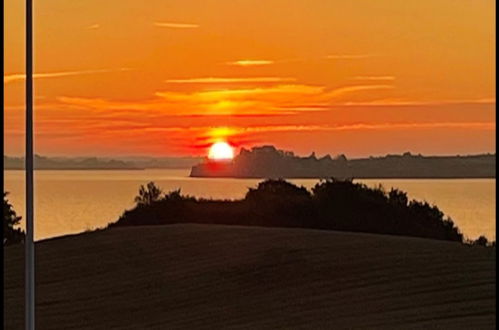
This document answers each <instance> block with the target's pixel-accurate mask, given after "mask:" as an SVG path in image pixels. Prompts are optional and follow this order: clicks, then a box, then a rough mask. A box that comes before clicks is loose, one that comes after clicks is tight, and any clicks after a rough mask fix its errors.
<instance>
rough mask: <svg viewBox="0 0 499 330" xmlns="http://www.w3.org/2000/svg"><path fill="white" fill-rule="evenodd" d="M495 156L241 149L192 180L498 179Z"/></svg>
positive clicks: (194, 172) (202, 167)
mask: <svg viewBox="0 0 499 330" xmlns="http://www.w3.org/2000/svg"><path fill="white" fill-rule="evenodd" d="M495 164H496V155H495V154H482V155H470V156H422V155H412V154H410V153H405V154H403V155H387V156H385V157H370V158H365V159H351V160H349V159H347V158H346V157H345V156H344V155H340V156H338V157H336V158H334V159H333V158H332V157H331V156H329V155H327V156H325V157H322V158H317V157H316V156H315V154H314V153H313V154H312V155H310V156H308V157H299V156H296V155H294V154H293V152H290V151H282V150H278V149H276V148H275V147H274V146H263V147H255V148H253V149H251V150H246V149H244V148H243V149H242V150H241V152H240V153H239V155H237V156H236V157H235V158H234V159H233V160H232V161H225V162H221V161H205V162H204V163H201V164H198V165H196V166H193V167H192V169H191V174H190V176H191V177H233V178H330V177H335V178H340V179H345V178H359V179H360V178H364V179H368V178H373V179H374V178H379V179H381V178H495V177H496V167H495Z"/></svg>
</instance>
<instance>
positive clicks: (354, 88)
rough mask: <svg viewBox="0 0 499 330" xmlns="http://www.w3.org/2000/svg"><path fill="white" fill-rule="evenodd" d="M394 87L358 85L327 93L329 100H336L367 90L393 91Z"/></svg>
mask: <svg viewBox="0 0 499 330" xmlns="http://www.w3.org/2000/svg"><path fill="white" fill-rule="evenodd" d="M393 88H394V86H393V85H356V86H347V87H340V88H337V89H334V90H332V91H330V92H329V93H327V98H331V99H333V98H335V97H338V96H341V95H344V94H347V93H353V92H359V91H367V90H379V89H393Z"/></svg>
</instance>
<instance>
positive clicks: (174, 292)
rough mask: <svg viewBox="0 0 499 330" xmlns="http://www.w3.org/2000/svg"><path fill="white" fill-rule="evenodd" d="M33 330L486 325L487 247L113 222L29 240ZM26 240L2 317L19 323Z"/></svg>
mask: <svg viewBox="0 0 499 330" xmlns="http://www.w3.org/2000/svg"><path fill="white" fill-rule="evenodd" d="M36 258H37V259H36V260H37V270H36V281H37V290H38V291H37V296H36V301H37V306H36V311H37V318H36V324H37V329H39V330H45V329H283V328H286V329H352V328H355V329H358V328H371V329H372V328H383V329H415V328H420V329H427V328H439V329H494V328H495V307H496V305H495V287H496V282H495V249H490V248H483V247H478V246H477V247H469V246H465V245H463V244H460V243H454V242H446V241H438V240H428V239H420V238H409V237H396V236H383V235H374V234H361V233H345V232H343V233H340V232H334V231H320V230H308V229H276V228H258V227H251V228H250V227H239V226H218V225H185V224H184V225H167V226H148V227H126V228H112V229H107V230H103V231H99V232H94V233H87V234H82V235H78V236H70V237H64V238H59V239H52V240H47V241H43V242H39V243H37V244H36ZM23 266H24V263H23V246H22V245H13V246H9V247H7V248H6V249H5V282H4V285H5V292H4V302H5V309H4V315H5V321H4V322H5V328H6V329H23V324H22V320H23V294H24V291H23V287H24V280H23Z"/></svg>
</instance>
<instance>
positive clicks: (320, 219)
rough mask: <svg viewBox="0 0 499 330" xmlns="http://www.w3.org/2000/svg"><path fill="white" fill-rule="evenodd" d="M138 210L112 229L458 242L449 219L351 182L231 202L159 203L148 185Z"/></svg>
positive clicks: (264, 186) (278, 187)
mask: <svg viewBox="0 0 499 330" xmlns="http://www.w3.org/2000/svg"><path fill="white" fill-rule="evenodd" d="M136 201H137V203H138V205H137V207H135V208H134V209H132V210H128V211H126V212H125V213H124V214H123V215H122V216H121V217H120V218H119V219H118V221H117V222H116V223H113V224H111V225H110V227H114V226H130V225H151V224H172V223H215V224H232V225H247V226H266V227H300V228H312V229H325V230H342V231H354V232H367V233H379V234H392V235H405V236H415V237H426V238H433V239H440V240H450V241H458V242H463V235H462V234H461V232H460V231H459V229H458V228H457V227H456V226H455V224H454V222H453V221H452V220H451V219H450V218H446V217H445V216H444V214H443V213H442V211H440V210H439V209H438V208H437V207H436V206H433V205H430V204H428V203H427V202H420V201H415V200H411V201H409V199H408V198H407V194H406V193H405V192H403V191H400V190H397V189H392V190H390V192H388V193H386V192H385V191H384V189H383V187H381V186H379V187H376V188H369V187H367V186H366V185H364V184H360V183H354V182H353V181H352V180H337V179H328V180H322V181H320V182H318V183H317V184H316V185H315V186H314V187H313V188H312V191H311V192H310V191H308V190H307V189H305V188H304V187H298V186H296V185H294V184H292V183H289V182H287V181H285V180H282V179H279V180H265V181H263V182H260V183H259V184H258V186H257V187H256V188H250V189H249V190H248V192H247V194H246V196H245V198H244V199H241V200H235V201H225V200H211V199H196V198H194V197H189V196H183V195H182V194H181V192H180V190H174V191H172V192H170V193H168V194H166V195H164V196H162V197H161V189H159V188H158V187H156V186H155V184H154V183H152V182H150V183H149V184H148V185H147V187H144V186H141V187H140V190H139V196H137V198H136Z"/></svg>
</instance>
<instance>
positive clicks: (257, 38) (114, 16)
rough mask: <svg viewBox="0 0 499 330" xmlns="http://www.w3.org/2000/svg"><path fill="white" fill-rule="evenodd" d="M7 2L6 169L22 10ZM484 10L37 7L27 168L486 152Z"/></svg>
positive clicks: (187, 2)
mask: <svg viewBox="0 0 499 330" xmlns="http://www.w3.org/2000/svg"><path fill="white" fill-rule="evenodd" d="M23 5H24V3H23V1H17V0H6V1H5V76H4V88H5V103H4V113H5V135H6V136H5V138H6V139H5V153H6V154H9V155H19V154H22V153H23V152H24V148H23V138H24V133H23V130H24V106H23V103H24V76H23V75H22V73H23V71H24V43H23V40H24V37H23V33H24V20H23V15H24V8H23ZM494 13H495V2H494V1H492V0H418V1H400V0H377V1H372V0H354V1H338V0H308V1H299V0H266V1H260V0H252V1H249V0H239V1H235V0H202V1H201V0H199V1H192V0H182V1H171V0H170V1H166V0H147V1H140V0H106V1H101V0H85V1H68V0H43V1H35V17H36V19H35V26H36V32H35V47H36V48H35V57H36V60H35V72H36V75H35V94H36V102H35V103H36V104H35V112H36V123H35V129H36V145H35V148H36V152H37V153H39V154H44V155H97V156H103V155H106V156H118V155H157V156H160V155H161V156H164V155H205V154H206V152H207V148H208V147H209V145H210V144H211V143H213V142H214V141H216V140H219V139H226V140H228V141H229V142H230V143H232V144H233V145H235V146H237V147H251V146H253V145H260V144H274V145H276V146H277V147H279V148H284V149H288V150H293V151H295V152H297V153H299V154H309V153H311V152H312V151H315V152H316V153H317V154H318V155H323V154H326V153H330V154H333V155H335V154H339V153H344V154H346V155H347V156H350V157H358V156H367V155H380V154H386V153H400V152H405V151H411V152H414V153H423V154H467V153H480V152H495V32H494V28H495V15H494Z"/></svg>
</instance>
